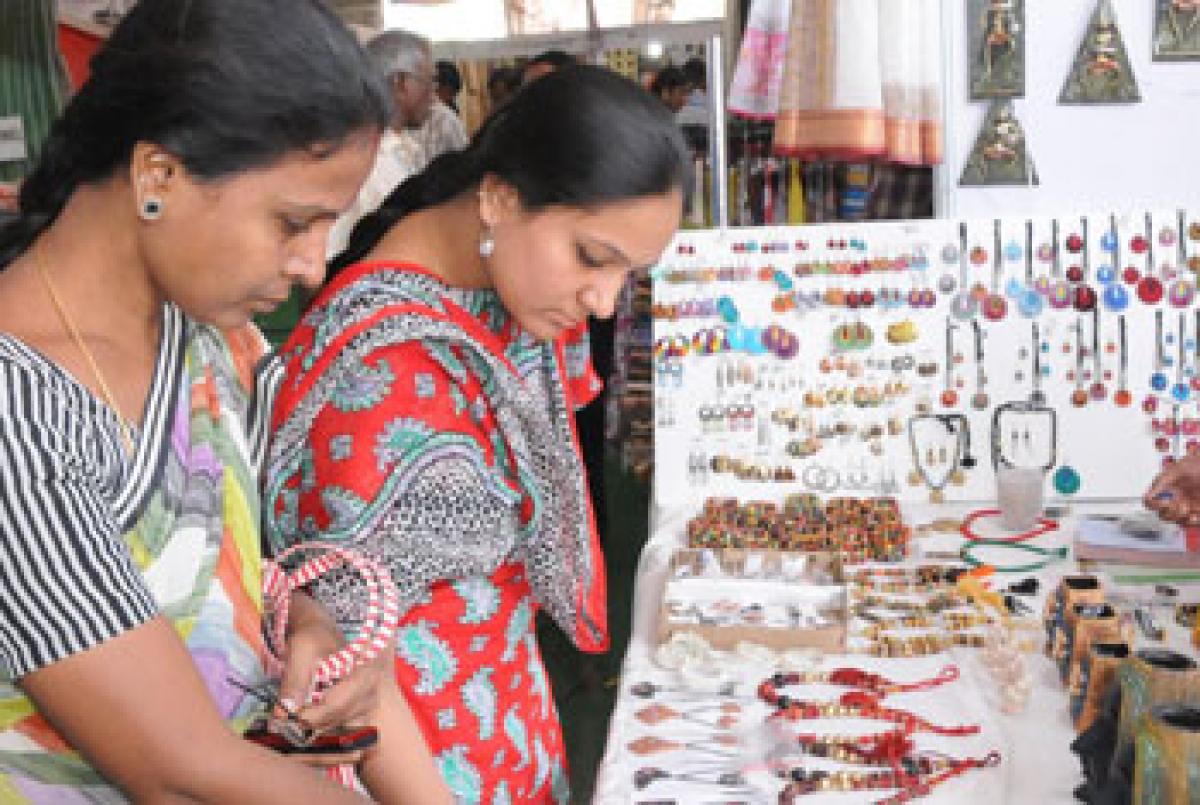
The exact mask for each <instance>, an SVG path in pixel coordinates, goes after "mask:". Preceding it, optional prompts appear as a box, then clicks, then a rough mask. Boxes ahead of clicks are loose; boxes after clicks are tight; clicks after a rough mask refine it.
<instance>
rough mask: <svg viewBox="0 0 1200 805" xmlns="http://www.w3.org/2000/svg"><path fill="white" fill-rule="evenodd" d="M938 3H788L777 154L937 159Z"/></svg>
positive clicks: (856, 0) (915, 0)
mask: <svg viewBox="0 0 1200 805" xmlns="http://www.w3.org/2000/svg"><path fill="white" fill-rule="evenodd" d="M939 23H940V10H939V6H938V3H937V0H792V11H791V18H790V22H789V28H790V31H789V35H788V44H787V55H786V57H785V60H784V69H783V83H782V86H781V88H780V93H779V113H778V116H777V118H776V121H775V144H774V148H775V151H776V153H779V154H784V155H788V156H796V157H800V158H802V159H806V160H825V161H848V162H863V161H868V160H876V159H877V160H882V161H887V162H896V163H900V164H904V165H934V164H938V163H940V162H941V160H942V149H943V146H942V120H941V87H940V84H941V80H940V75H941V62H940V58H941V57H940V54H941V41H940V24H939Z"/></svg>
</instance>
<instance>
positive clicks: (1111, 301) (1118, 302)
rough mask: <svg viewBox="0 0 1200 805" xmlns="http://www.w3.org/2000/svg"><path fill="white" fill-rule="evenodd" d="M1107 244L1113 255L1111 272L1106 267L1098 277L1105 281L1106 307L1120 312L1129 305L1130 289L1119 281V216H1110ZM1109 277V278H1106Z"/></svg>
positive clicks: (1106, 236) (1114, 311)
mask: <svg viewBox="0 0 1200 805" xmlns="http://www.w3.org/2000/svg"><path fill="white" fill-rule="evenodd" d="M1104 237H1105V238H1106V245H1108V246H1110V248H1109V251H1110V253H1111V255H1112V266H1113V267H1112V268H1111V272H1112V273H1111V274H1107V273H1105V271H1106V269H1107V268H1108V267H1107V266H1106V267H1105V269H1101V270H1100V272H1098V273H1097V277H1098V278H1099V279H1100V281H1101V282H1103V283H1104V294H1103V297H1102V298H1103V300H1104V307H1105V308H1107V309H1108V310H1110V311H1112V312H1113V313H1120V312H1121V311H1122V310H1124V309H1125V308H1127V307H1129V291H1128V290H1126V288H1125V286H1124V285H1122V284H1121V283H1120V282H1118V281H1117V268H1118V267H1119V266H1120V265H1121V236H1120V235H1119V234H1118V233H1117V216H1115V215H1110V216H1108V232H1107V234H1105V236H1104ZM1106 277H1107V279H1106Z"/></svg>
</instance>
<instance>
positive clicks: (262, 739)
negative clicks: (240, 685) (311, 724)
mask: <svg viewBox="0 0 1200 805" xmlns="http://www.w3.org/2000/svg"><path fill="white" fill-rule="evenodd" d="M243 737H244V738H245V739H246V740H247V741H253V742H254V743H256V744H259V745H260V746H265V747H266V748H267V749H273V750H275V751H276V752H279V753H281V754H284V755H336V754H337V753H339V752H358V751H360V750H363V749H370V748H371V747H372V746H374V745H375V744H376V743H378V742H379V731H378V730H377V729H375V728H374V727H358V728H356V729H349V730H339V731H336V732H326V733H322V734H321V735H318V736H317V737H315V738H313V739H312V740H311V741H309V742H308V743H306V744H294V743H292V742H291V741H289V740H288V739H287V738H285V737H283V736H282V735H280V734H279V733H277V732H271V731H270V730H268V729H267V728H266V726H265V725H260V726H255V727H252V728H251V729H249V730H247V731H246V733H245V735H244V736H243Z"/></svg>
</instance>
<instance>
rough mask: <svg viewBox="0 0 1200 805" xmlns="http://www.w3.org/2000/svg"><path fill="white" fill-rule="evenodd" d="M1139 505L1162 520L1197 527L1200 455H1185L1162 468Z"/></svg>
mask: <svg viewBox="0 0 1200 805" xmlns="http://www.w3.org/2000/svg"><path fill="white" fill-rule="evenodd" d="M1142 502H1143V503H1145V504H1146V508H1148V509H1150V510H1151V511H1152V512H1154V513H1156V514H1157V515H1158V516H1159V517H1161V518H1162V519H1164V520H1169V521H1170V522H1173V523H1178V524H1179V525H1183V526H1200V456H1195V455H1188V456H1184V457H1183V458H1181V459H1179V460H1178V461H1175V462H1172V463H1171V464H1170V465H1168V466H1167V467H1165V468H1164V469H1163V471H1162V472H1160V473H1159V474H1158V477H1157V478H1155V479H1154V482H1153V483H1152V484H1150V489H1149V490H1147V492H1146V495H1145V497H1144V498H1143V499H1142Z"/></svg>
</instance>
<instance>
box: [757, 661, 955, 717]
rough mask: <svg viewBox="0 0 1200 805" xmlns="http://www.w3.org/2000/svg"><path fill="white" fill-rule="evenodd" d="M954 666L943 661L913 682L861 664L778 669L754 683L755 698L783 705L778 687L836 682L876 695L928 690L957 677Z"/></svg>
mask: <svg viewBox="0 0 1200 805" xmlns="http://www.w3.org/2000/svg"><path fill="white" fill-rule="evenodd" d="M958 676H959V673H958V666H957V665H947V666H944V667H943V668H942V670H940V671H938V672H937V675H936V676H932V677H930V678H929V679H921V680H918V681H916V682H905V683H900V682H893V681H892V680H890V679H888V678H887V677H884V676H880V675H879V674H873V673H871V672H870V671H864V670H862V669H861V668H835V669H834V670H832V671H791V672H790V673H779V674H774V675H773V676H771V677H769V678H767V679H764V680H763V681H762V682H760V683H759V685H758V698H760V699H762V700H763V701H764V702H766V703H767V704H769V705H771V706H772V707H777V708H779V709H781V710H782V709H783V705H782V704H780V702H781V701H786V700H787V697H786V696H782V695H781V694H780V693H779V688H784V687H788V686H789V685H837V686H840V687H844V688H857V689H858V690H860V691H867V692H869V693H872V694H878V698H882V697H883V696H888V695H890V694H892V693H909V692H911V691H916V690H930V689H932V688H936V687H938V686H939V685H944V684H946V683H947V682H953V681H954V680H956V679H958Z"/></svg>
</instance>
